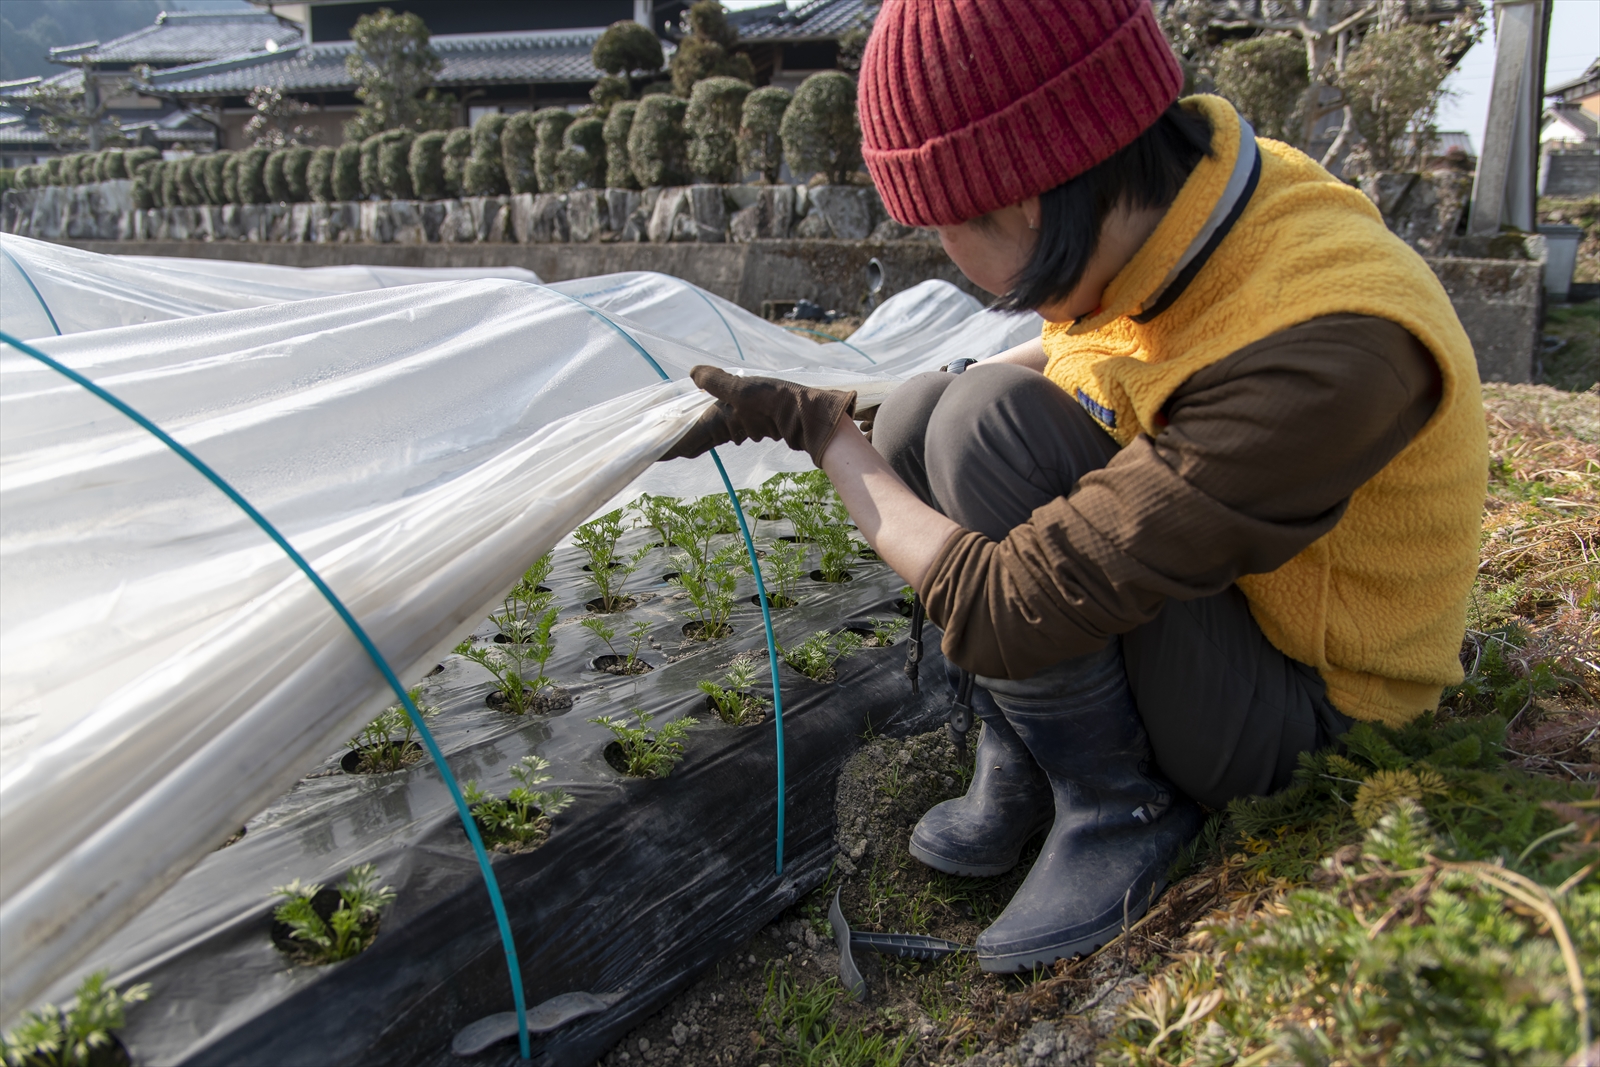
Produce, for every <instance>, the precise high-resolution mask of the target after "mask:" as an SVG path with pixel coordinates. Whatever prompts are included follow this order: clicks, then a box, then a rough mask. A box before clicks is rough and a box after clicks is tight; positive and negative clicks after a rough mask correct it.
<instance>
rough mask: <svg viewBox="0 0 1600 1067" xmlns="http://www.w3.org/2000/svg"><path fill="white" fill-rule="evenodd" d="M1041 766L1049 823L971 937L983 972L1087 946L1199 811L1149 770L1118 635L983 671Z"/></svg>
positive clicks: (1130, 908) (1151, 891)
mask: <svg viewBox="0 0 1600 1067" xmlns="http://www.w3.org/2000/svg"><path fill="white" fill-rule="evenodd" d="M981 681H982V682H983V684H984V686H985V687H986V688H987V689H988V690H989V692H990V694H991V696H992V697H993V699H994V703H995V704H996V705H997V706H998V707H999V709H1000V710H1001V711H1002V712H1003V713H1004V714H1005V717H1006V719H1007V721H1009V722H1010V723H1011V725H1012V727H1013V728H1014V729H1015V730H1016V732H1017V736H1018V737H1020V738H1021V739H1022V742H1023V744H1025V745H1026V746H1027V748H1028V751H1029V752H1030V753H1032V755H1033V758H1034V759H1035V760H1036V761H1037V762H1038V765H1039V766H1040V768H1042V769H1043V771H1044V773H1045V776H1046V777H1047V778H1048V779H1049V781H1050V786H1051V789H1052V791H1053V792H1054V794H1055V824H1054V825H1053V826H1052V827H1051V828H1050V834H1049V836H1048V837H1046V838H1045V843H1044V848H1043V849H1042V850H1041V851H1040V853H1039V858H1038V860H1037V861H1035V863H1034V865H1033V869H1032V870H1030V871H1029V872H1028V877H1027V878H1026V879H1024V881H1023V883H1022V886H1021V887H1020V888H1019V889H1018V890H1017V892H1016V895H1015V896H1013V897H1012V898H1011V903H1010V904H1009V905H1007V906H1006V910H1005V911H1004V912H1002V913H1001V915H1000V918H998V919H996V920H995V922H994V925H993V926H991V927H989V928H988V929H987V930H985V931H984V932H983V933H982V934H980V935H978V963H979V965H980V966H981V967H982V968H983V969H984V970H986V971H998V972H1013V971H1026V970H1030V969H1032V968H1034V967H1037V966H1041V965H1048V964H1050V963H1052V962H1054V961H1055V960H1058V959H1064V958H1067V957H1071V956H1076V955H1078V954H1080V953H1087V952H1092V951H1094V950H1095V949H1097V948H1099V947H1100V946H1101V945H1104V944H1105V943H1106V942H1107V941H1110V940H1111V939H1112V938H1114V937H1116V936H1117V934H1118V932H1120V931H1121V929H1122V924H1123V916H1124V912H1123V908H1124V903H1123V902H1124V900H1125V899H1126V901H1127V904H1126V907H1127V920H1128V921H1129V922H1132V921H1133V920H1135V919H1137V918H1138V917H1139V916H1141V915H1143V914H1144V913H1145V911H1146V910H1147V909H1148V908H1149V907H1150V905H1151V903H1153V902H1154V900H1155V898H1156V896H1158V895H1159V894H1160V892H1161V891H1162V890H1163V889H1164V888H1166V872H1167V869H1168V867H1170V866H1171V864H1172V861H1173V860H1174V859H1176V858H1177V855H1178V852H1179V851H1180V850H1181V849H1182V848H1183V846H1184V845H1185V844H1187V843H1188V842H1189V840H1190V839H1191V838H1193V837H1194V835H1195V834H1196V833H1197V832H1198V831H1199V829H1200V824H1201V815H1200V809H1199V808H1198V807H1196V806H1195V804H1194V802H1193V801H1191V800H1189V799H1187V798H1185V797H1183V796H1182V795H1180V794H1179V793H1178V792H1177V790H1176V789H1175V788H1174V787H1173V786H1172V784H1171V783H1170V782H1168V781H1167V780H1166V779H1165V778H1164V777H1163V776H1162V775H1161V773H1160V771H1158V770H1157V769H1156V768H1155V765H1154V759H1153V756H1152V754H1151V751H1150V740H1149V738H1148V737H1147V736H1146V735H1145V731H1144V724H1143V722H1142V721H1141V720H1140V718H1139V711H1138V709H1137V707H1135V705H1134V702H1133V693H1132V691H1131V690H1130V689H1129V687H1128V678H1127V674H1126V672H1125V671H1124V670H1123V666H1122V648H1121V645H1120V644H1119V643H1118V642H1116V641H1113V642H1112V643H1111V644H1110V645H1109V646H1108V647H1107V648H1106V649H1105V650H1104V651H1101V652H1097V653H1094V654H1093V655H1089V656H1084V657H1081V658H1078V659H1072V660H1068V661H1066V662H1065V663H1062V664H1058V665H1057V666H1055V667H1052V668H1050V669H1049V670H1047V671H1045V672H1043V673H1041V674H1039V675H1036V676H1035V677H1033V678H1029V679H1027V680H1025V681H1020V682H1017V681H1007V680H1004V679H987V678H986V679H982V680H981Z"/></svg>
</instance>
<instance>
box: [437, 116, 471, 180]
mask: <svg viewBox="0 0 1600 1067" xmlns="http://www.w3.org/2000/svg"><path fill="white" fill-rule="evenodd" d="M471 155H472V131H471V130H469V129H467V128H466V127H465V126H458V127H456V128H455V129H453V130H451V131H450V132H449V133H447V134H445V137H444V192H445V195H446V196H460V195H461V193H462V182H463V181H464V179H465V172H466V169H467V159H468V158H469V157H471Z"/></svg>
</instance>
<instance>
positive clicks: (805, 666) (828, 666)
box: [778, 630, 865, 682]
mask: <svg viewBox="0 0 1600 1067" xmlns="http://www.w3.org/2000/svg"><path fill="white" fill-rule="evenodd" d="M864 643H865V642H863V641H862V640H861V637H860V635H858V634H853V633H851V632H850V631H849V630H842V631H840V632H839V633H837V634H830V633H828V631H826V630H818V631H817V632H816V633H814V634H812V635H811V636H810V637H808V638H806V639H805V641H804V642H802V643H801V644H798V645H796V646H794V647H793V648H784V647H782V646H781V645H780V646H779V648H778V654H779V655H781V656H782V657H783V662H785V663H787V664H788V665H789V666H791V667H793V668H794V669H795V670H797V671H799V672H800V673H801V674H803V675H805V676H806V677H807V678H810V679H811V680H812V681H814V682H831V681H833V678H834V664H836V663H838V662H839V661H840V660H842V659H844V658H845V657H846V656H848V655H850V654H851V653H853V652H858V651H860V649H861V647H862V645H863V644H864Z"/></svg>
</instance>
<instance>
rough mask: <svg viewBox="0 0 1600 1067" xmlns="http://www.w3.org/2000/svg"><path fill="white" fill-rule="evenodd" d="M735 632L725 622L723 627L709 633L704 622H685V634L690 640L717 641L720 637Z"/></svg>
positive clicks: (686, 638)
mask: <svg viewBox="0 0 1600 1067" xmlns="http://www.w3.org/2000/svg"><path fill="white" fill-rule="evenodd" d="M732 633H733V627H732V626H729V625H727V624H726V623H724V624H723V626H722V629H720V630H718V631H717V632H716V633H708V632H707V631H706V624H705V623H703V622H687V623H684V624H683V636H684V639H685V640H688V641H715V640H716V639H717V638H719V637H727V636H729V635H730V634H732Z"/></svg>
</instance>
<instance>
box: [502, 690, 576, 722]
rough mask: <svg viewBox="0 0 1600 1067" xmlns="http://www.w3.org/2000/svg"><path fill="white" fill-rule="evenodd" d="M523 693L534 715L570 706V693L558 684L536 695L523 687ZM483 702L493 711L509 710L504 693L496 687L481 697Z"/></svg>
mask: <svg viewBox="0 0 1600 1067" xmlns="http://www.w3.org/2000/svg"><path fill="white" fill-rule="evenodd" d="M522 692H523V695H524V697H526V698H529V699H530V702H531V705H532V706H531V707H529V709H528V710H529V711H530V712H531V713H532V714H534V715H549V714H550V713H551V712H553V711H564V710H566V709H567V708H570V707H572V694H571V693H569V692H567V691H566V690H565V689H562V688H561V687H560V686H551V687H550V688H549V689H546V690H545V691H544V692H542V693H540V694H539V695H538V696H533V695H532V691H531V690H528V689H524V690H523V691H522ZM483 702H484V703H485V704H487V705H489V707H491V708H493V709H494V710H495V711H503V712H507V713H509V712H510V709H509V708H507V707H506V698H505V694H503V693H501V692H500V690H498V689H496V690H494V691H492V692H491V693H490V694H489V695H488V696H486V697H484V698H483Z"/></svg>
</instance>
